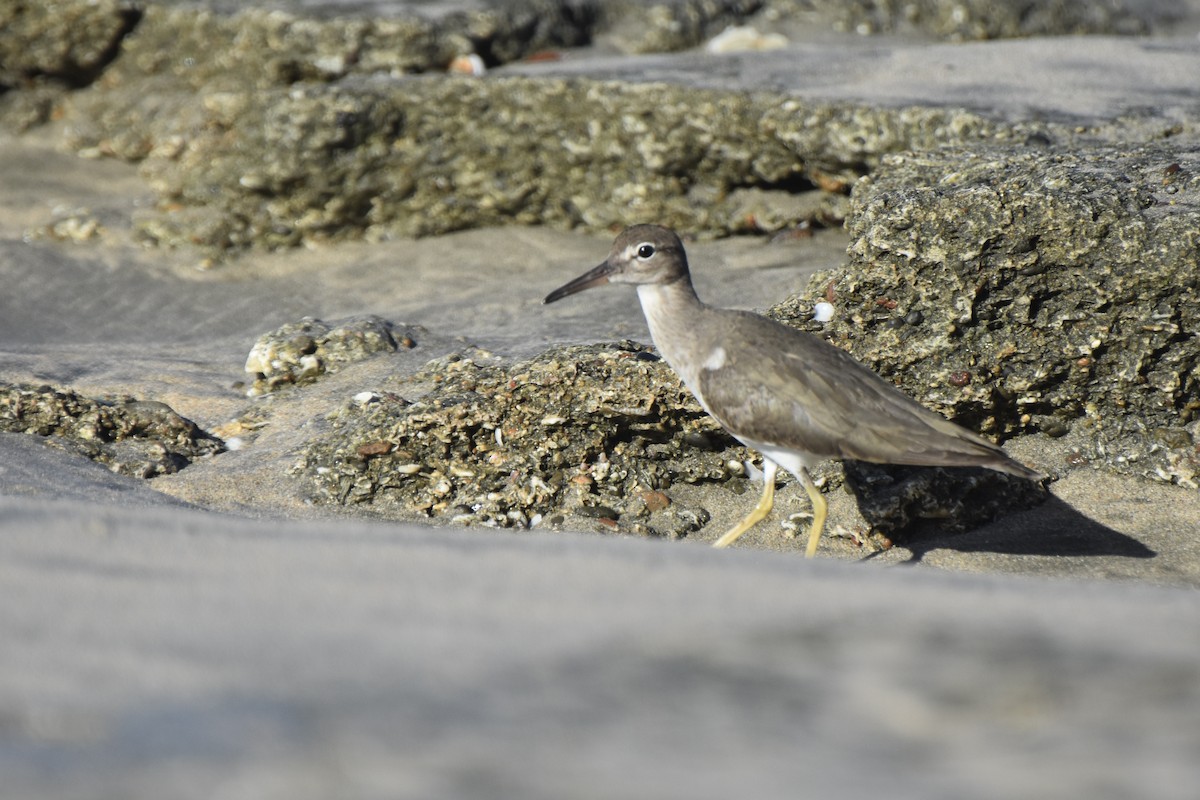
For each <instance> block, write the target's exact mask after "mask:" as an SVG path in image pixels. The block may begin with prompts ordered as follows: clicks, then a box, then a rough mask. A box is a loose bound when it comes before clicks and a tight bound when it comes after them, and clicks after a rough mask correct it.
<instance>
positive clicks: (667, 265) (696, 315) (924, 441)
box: [542, 225, 1045, 558]
mask: <svg viewBox="0 0 1200 800" xmlns="http://www.w3.org/2000/svg"><path fill="white" fill-rule="evenodd" d="M606 283H631V284H633V285H634V286H636V287H637V293H638V299H639V300H640V301H641V304H642V313H644V314H645V315H646V322H647V324H648V325H649V326H650V336H651V337H652V338H653V339H654V345H655V347H657V348H658V351H659V353H661V354H662V357H663V358H664V359H666V361H667V363H668V364H669V365H670V366H671V368H672V369H674V370H675V372H676V373H678V375H679V377H680V378H681V379H682V380H683V383H684V385H686V386H687V387H688V389H689V390H691V392H692V394H694V395H695V396H696V399H697V400H698V401H699V402H700V405H701V406H702V407H703V408H704V410H705V411H706V412H708V413H709V414H710V415H711V416H712V417H713V418H714V419H716V420H717V422H719V423H721V425H722V426H723V427H724V428H725V430H727V431H728V432H729V433H730V435H732V436H733V437H734V438H735V439H737V440H738V441H740V442H741V443H742V444H744V445H746V446H747V447H749V448H750V449H752V450H757V451H758V452H759V453H761V454H762V456H763V483H764V487H763V493H762V497H761V499H760V500H759V501H758V504H757V505H756V506H755V507H754V509H753V510H752V511H751V512H750V513H749V514H747V515H746V517H745V519H743V520H742V521H741V522H739V523H738V524H737V525H735V526H734V527H733V528H732V529H731V530H730V531H729V532H728V533H726V534H725V535H724V536H722V537H721V538H720V539H718V540H717V541H716V542H715V543H714V546H715V547H727V546H729V545H731V544H733V543H734V542H735V541H736V540H737V539H738V537H740V536H741V535H742V534H743V533H745V532H746V531H748V530H750V528H752V527H753V526H754V525H755V524H757V523H758V522H759V521H760V520H762V519H763V518H764V517H766V516H767V514H769V513H770V512H771V507H772V506H773V505H774V502H775V500H774V498H775V475H776V473H777V472H778V469H779V467H781V466H782V467H783V468H784V469H786V470H787V471H788V472H790V473H791V474H792V475H793V476H795V478H796V480H797V481H799V482H800V484H801V485H802V486H804V489H805V491H806V492H807V493H808V497H809V499H810V500H811V501H812V507H813V522H812V526H811V527H810V528H809V533H808V545H807V548H806V549H805V555H806V556H807V557H809V558H812V557H813V555H814V554H815V553H816V551H817V544H818V542H819V541H820V539H821V531H822V530H823V529H824V526H825V517H826V515H827V512H828V507H827V505H826V503H825V498H824V497H822V496H821V492H820V490H819V489H818V488H817V486H816V484H814V483H813V480H812V476H811V475H809V469H810V468H811V467H812V466H814V465H815V464H817V463H819V462H820V461H823V460H825V459H830V458H839V459H841V458H852V459H857V460H859V461H871V462H875V463H882V464H912V465H919V466H939V467H987V468H989V469H993V470H997V471H998V472H1005V473H1008V474H1010V475H1015V476H1017V477H1019V478H1024V479H1027V480H1034V481H1040V480H1044V479H1045V476H1044V475H1042V474H1040V473H1039V472H1037V471H1035V470H1032V469H1030V468H1029V467H1027V466H1025V465H1024V464H1021V463H1019V462H1017V461H1014V460H1013V459H1012V458H1009V456H1008V455H1006V454H1005V452H1004V451H1003V450H1001V449H1000V448H999V447H998V446H997V445H995V444H994V443H992V442H990V441H988V440H987V439H984V438H983V437H981V436H978V435H977V434H975V433H972V432H971V431H969V430H967V429H966V428H963V427H960V426H958V425H956V424H954V423H953V422H950V421H949V420H947V419H946V418H945V417H942V416H941V415H939V414H937V413H935V412H933V411H930V410H929V409H927V408H925V407H924V406H922V405H921V404H920V403H918V402H916V401H915V400H913V399H912V398H910V397H908V396H907V395H905V394H904V393H903V392H901V391H900V390H899V389H897V388H896V387H895V386H893V385H892V384H890V383H888V382H887V381H885V380H884V379H883V378H880V377H879V376H878V375H876V374H875V373H874V372H872V371H871V370H870V369H868V368H867V367H865V366H863V365H862V364H860V363H859V362H858V361H855V360H854V357H853V356H851V355H850V354H849V353H847V352H846V351H844V350H841V349H839V348H837V347H834V346H833V345H831V344H829V343H828V342H826V341H825V340H824V339H821V338H818V337H816V336H813V335H811V334H809V333H805V332H803V331H799V330H796V329H795V328H789V327H788V326H786V325H783V324H781V323H778V322H775V321H774V320H770V319H767V318H766V317H763V316H761V315H759V314H755V313H752V312H749V311H736V310H732V309H725V308H714V307H713V306H710V305H706V304H705V303H704V302H702V301H701V300H700V298H699V297H697V296H696V290H695V289H694V288H693V287H692V277H691V273H690V272H689V271H688V261H687V254H686V253H685V252H684V249H683V243H682V242H680V241H679V237H678V236H677V235H676V234H675V232H674V231H672V230H671V229H669V228H664V227H662V226H660V225H634V226H633V227H630V228H626V229H625V230H624V231H623V232H622V233H621V235H620V236H618V237H617V239H616V241H615V242H613V246H612V249H611V250H610V251H609V253H608V258H606V259H605V260H604V263H602V264H600V265H599V266H597V267H596V268H594V269H592V270H590V271H589V272H586V273H584V274H583V275H580V276H579V277H578V278H576V279H575V280H573V281H571V282H569V283H567V284H565V285H563V286H561V287H559V288H558V289H555V290H554V291H553V292H551V293H550V294H548V295H546V299H545V300H543V301H542V302H543V303H553V302H554V301H556V300H561V299H562V298H564V297H567V296H568V295H572V294H575V293H576V292H581V291H583V290H584V289H590V288H592V287H594V286H600V285H603V284H606Z"/></svg>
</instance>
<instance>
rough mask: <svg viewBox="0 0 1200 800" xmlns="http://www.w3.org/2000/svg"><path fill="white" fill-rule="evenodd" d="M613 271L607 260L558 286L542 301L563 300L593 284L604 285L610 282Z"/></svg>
mask: <svg viewBox="0 0 1200 800" xmlns="http://www.w3.org/2000/svg"><path fill="white" fill-rule="evenodd" d="M613 272H614V270H613V268H612V266H611V265H610V264H609V263H608V262H607V261H605V262H604V263H603V264H601V265H600V266H598V267H596V268H594V269H590V270H588V271H587V272H585V273H584V274H582V275H580V276H579V277H578V278H576V279H575V280H573V281H571V282H570V283H567V284H564V285H562V286H560V287H558V288H557V289H555V290H554V291H553V292H551V293H550V294H548V295H546V299H545V300H543V301H542V303H553V302H554V301H555V300H562V299H563V298H564V297H566V296H567V295H572V294H575V293H576V292H582V291H583V290H584V289H590V288H592V287H593V286H602V285H604V284H606V283H608V276H609V275H612V274H613Z"/></svg>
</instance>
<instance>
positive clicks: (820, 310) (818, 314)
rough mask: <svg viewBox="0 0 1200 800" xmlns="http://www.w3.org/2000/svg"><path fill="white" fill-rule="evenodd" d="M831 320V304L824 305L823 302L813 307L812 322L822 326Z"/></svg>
mask: <svg viewBox="0 0 1200 800" xmlns="http://www.w3.org/2000/svg"><path fill="white" fill-rule="evenodd" d="M832 319H833V303H826V302H825V301H824V300H822V301H820V302H819V303H817V304H815V305H814V306H813V321H814V322H820V323H822V324H824V323H826V322H829V321H830V320H832Z"/></svg>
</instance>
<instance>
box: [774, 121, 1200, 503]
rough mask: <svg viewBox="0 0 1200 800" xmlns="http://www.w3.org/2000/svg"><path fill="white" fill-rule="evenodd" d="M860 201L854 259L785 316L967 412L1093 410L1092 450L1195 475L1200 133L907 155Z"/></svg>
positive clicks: (971, 423)
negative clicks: (1060, 147)
mask: <svg viewBox="0 0 1200 800" xmlns="http://www.w3.org/2000/svg"><path fill="white" fill-rule="evenodd" d="M853 208H854V212H853V213H852V215H851V218H850V222H849V225H848V227H849V229H850V231H851V233H852V234H853V236H854V240H853V242H852V244H851V246H850V256H851V263H850V264H849V265H848V266H847V267H845V268H844V269H842V270H838V271H836V272H832V273H826V274H822V275H818V276H817V277H816V278H815V279H814V280H813V282H812V284H810V288H809V291H808V293H807V294H806V295H805V296H804V297H802V298H795V299H792V300H790V301H788V302H785V303H783V304H781V305H780V306H778V307H777V308H776V309H775V310H774V313H775V314H776V316H778V317H780V318H781V319H784V320H785V321H792V322H794V323H795V324H798V325H800V326H802V327H807V328H809V329H810V330H818V329H819V330H823V331H824V333H825V334H826V335H827V336H828V337H829V338H831V339H832V340H833V341H835V342H836V343H838V344H840V345H842V346H845V347H847V348H848V349H849V350H850V351H851V352H853V353H854V354H855V355H856V356H857V357H859V358H860V359H862V360H864V361H866V362H868V363H870V364H873V365H874V366H875V368H876V369H877V370H878V371H880V372H881V373H883V374H884V375H886V376H888V377H891V378H894V379H896V380H898V381H899V382H900V383H901V385H902V386H903V388H904V389H905V390H906V391H907V392H909V393H910V394H911V395H913V396H914V397H916V398H918V399H920V400H921V401H922V402H924V403H925V404H926V405H929V406H931V407H933V408H936V409H937V410H939V411H941V412H942V413H945V414H946V415H948V416H950V417H953V418H957V419H958V420H959V421H960V422H962V423H964V424H966V425H967V426H968V427H973V428H976V429H980V430H984V431H989V432H992V433H994V434H999V435H1002V436H1008V435H1012V434H1014V433H1017V432H1023V431H1036V430H1041V431H1044V432H1046V433H1049V434H1051V435H1056V434H1061V433H1064V432H1066V431H1067V430H1068V428H1069V427H1070V426H1072V425H1084V426H1085V427H1086V429H1087V430H1089V431H1090V432H1091V434H1092V436H1093V441H1094V451H1093V453H1092V454H1091V455H1092V456H1094V457H1097V458H1101V459H1103V460H1104V461H1107V462H1109V463H1110V464H1114V465H1120V466H1124V467H1126V468H1128V469H1131V470H1134V471H1137V472H1139V473H1145V474H1148V475H1152V476H1158V477H1160V478H1164V479H1168V480H1176V481H1179V482H1182V483H1185V484H1191V483H1193V482H1195V479H1196V475H1197V473H1198V471H1200V460H1198V457H1197V445H1198V443H1200V435H1198V434H1200V418H1198V416H1197V412H1198V411H1200V380H1198V378H1197V371H1196V370H1197V366H1198V364H1200V339H1198V338H1197V337H1196V331H1197V330H1200V306H1198V305H1197V303H1196V300H1195V298H1196V296H1197V293H1198V292H1200V268H1198V267H1197V263H1198V258H1200V227H1198V226H1197V220H1198V219H1200V148H1197V147H1195V146H1192V147H1186V146H1184V147H1170V146H1166V145H1146V146H1141V147H1133V148H1119V147H1092V148H1086V149H1082V150H1077V151H1074V152H1068V153H1049V152H1045V151H1042V150H1035V149H1030V150H1025V151H1016V152H1013V151H1001V150H989V149H981V150H970V151H968V150H962V149H955V150H941V151H933V152H929V153H923V154H915V155H914V154H908V155H903V156H896V157H892V158H889V159H887V160H885V162H884V164H883V166H882V167H881V169H880V170H879V171H878V172H877V173H876V174H874V175H872V176H871V177H870V178H868V179H866V180H863V181H862V182H860V183H859V184H858V186H857V187H856V189H855V192H854V195H853ZM820 300H832V302H833V304H834V306H835V307H836V309H837V314H836V316H835V317H834V319H833V321H832V322H831V323H829V324H828V325H824V326H822V325H820V324H817V323H814V322H812V321H811V320H810V317H811V310H812V306H813V303H814V302H816V301H820Z"/></svg>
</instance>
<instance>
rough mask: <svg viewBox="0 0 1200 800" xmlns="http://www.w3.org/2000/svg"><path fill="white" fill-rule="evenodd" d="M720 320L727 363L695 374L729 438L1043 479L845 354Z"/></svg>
mask: <svg viewBox="0 0 1200 800" xmlns="http://www.w3.org/2000/svg"><path fill="white" fill-rule="evenodd" d="M724 313H725V314H729V315H730V316H729V317H728V318H727V319H725V320H723V322H725V323H726V325H727V330H728V336H727V337H725V339H724V341H725V344H724V345H723V346H724V347H725V352H726V358H725V363H724V364H723V365H722V366H721V367H720V368H719V369H714V370H709V369H705V370H701V372H700V374H699V379H698V382H699V386H698V387H697V389H698V391H699V392H700V393H701V394H702V396H703V398H704V402H705V404H706V405H707V406H708V407H709V408H710V409H713V416H714V417H716V419H717V421H719V422H720V423H721V424H722V425H724V426H725V427H726V428H728V429H729V431H730V432H731V433H733V434H734V435H736V436H739V437H742V438H746V439H753V440H755V441H759V442H763V443H767V444H775V445H782V446H785V447H794V448H797V449H799V450H804V451H806V452H808V453H811V454H813V455H816V456H820V457H823V458H853V459H857V460H860V461H873V462H880V463H890V464H915V465H926V466H984V467H990V468H992V469H998V470H1001V471H1003V472H1009V473H1012V474H1014V475H1018V476H1020V477H1024V478H1031V479H1032V478H1037V477H1040V476H1039V475H1038V473H1036V472H1034V471H1033V470H1031V469H1029V468H1027V467H1025V466H1023V465H1022V464H1019V463H1017V462H1015V461H1013V460H1012V459H1010V458H1009V457H1008V456H1007V455H1005V454H1004V452H1003V451H1002V450H1001V449H1000V448H999V447H997V446H996V445H994V444H993V443H991V442H989V441H988V440H986V439H984V438H982V437H980V436H977V435H976V434H974V433H972V432H970V431H968V430H966V429H965V428H962V427H959V426H958V425H955V424H954V423H952V422H950V421H949V420H947V419H945V418H944V417H941V416H940V415H938V414H935V413H934V412H932V411H930V410H929V409H927V408H925V407H924V406H922V405H920V404H919V403H917V402H916V401H915V400H913V399H912V398H910V397H908V396H907V395H905V394H903V393H902V392H901V391H900V390H898V389H897V388H896V387H894V386H892V385H891V384H890V383H888V382H887V381H885V380H883V379H882V378H880V377H879V376H878V375H876V374H875V373H873V372H871V371H870V370H869V369H867V368H866V367H865V366H863V365H862V364H860V363H858V362H857V361H855V360H854V358H853V357H851V356H850V355H849V354H848V353H846V352H845V351H843V350H840V349H838V348H836V347H834V346H832V345H830V344H828V343H827V342H825V341H823V340H821V339H818V338H817V337H815V336H811V335H809V334H807V333H804V332H802V331H797V330H795V329H793V328H788V327H787V326H784V325H781V324H779V323H776V322H773V321H771V320H768V319H766V318H765V317H760V316H758V315H757V314H749V313H745V312H732V311H730V312H724ZM735 343H736V344H735Z"/></svg>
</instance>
